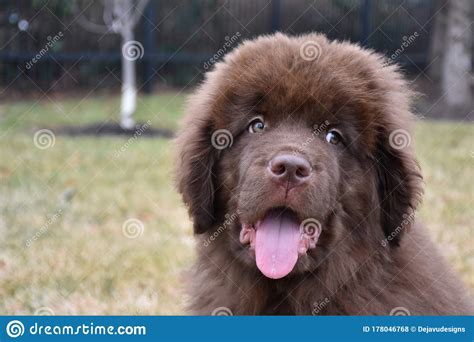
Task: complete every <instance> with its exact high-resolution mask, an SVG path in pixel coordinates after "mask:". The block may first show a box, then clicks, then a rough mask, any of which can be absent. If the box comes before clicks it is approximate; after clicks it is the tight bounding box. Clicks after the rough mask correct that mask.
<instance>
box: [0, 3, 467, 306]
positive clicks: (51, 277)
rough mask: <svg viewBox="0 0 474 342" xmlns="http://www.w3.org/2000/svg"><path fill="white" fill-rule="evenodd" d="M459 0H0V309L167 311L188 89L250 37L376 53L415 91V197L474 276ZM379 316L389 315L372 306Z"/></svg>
mask: <svg viewBox="0 0 474 342" xmlns="http://www.w3.org/2000/svg"><path fill="white" fill-rule="evenodd" d="M473 13H474V4H473V3H472V1H470V0H450V1H447V0H441V1H440V0H433V1H430V0H404V1H401V0H396V1H373V0H337V1H329V0H327V1H325V0H316V1H305V0H292V1H290V0H255V1H244V0H236V1H221V0H200V1H196V0H188V1H171V0H157V1H153V0H148V1H147V0H115V1H113V0H104V1H85V0H71V1H65V0H64V1H60V0H49V1H47V0H30V1H27V0H17V1H13V0H0V298H2V300H0V313H2V314H38V315H41V314H43V315H51V314H57V315H59V314H183V313H184V311H183V303H184V302H185V300H186V297H185V295H184V286H183V281H182V278H181V274H182V273H183V271H184V270H186V268H187V267H189V266H190V265H191V263H192V261H193V240H192V232H191V224H190V221H189V219H188V216H187V212H186V210H185V208H184V207H183V205H182V203H181V201H180V198H179V196H178V195H177V193H176V191H175V190H174V187H173V153H174V146H173V141H172V140H171V138H172V137H173V135H174V132H175V131H176V129H177V127H178V123H179V120H180V118H181V117H182V116H183V105H184V102H185V98H186V95H187V94H189V93H190V92H191V91H192V90H193V88H194V87H195V86H196V85H197V84H199V82H200V81H202V79H203V75H204V74H205V72H206V71H208V70H211V69H212V68H213V65H214V64H215V63H216V61H219V60H220V59H222V57H223V56H224V55H225V54H226V53H227V52H229V51H231V50H232V49H234V48H235V47H237V46H238V45H239V44H240V43H241V42H243V41H244V40H246V39H250V38H253V37H256V36H258V35H262V34H271V33H273V32H277V31H280V32H285V33H288V34H293V35H297V34H301V33H306V32H311V31H318V32H322V33H324V34H326V35H327V36H328V37H329V38H331V39H339V40H348V41H351V42H354V43H358V44H360V45H362V46H364V47H366V48H370V49H373V50H375V51H377V52H379V53H382V54H385V55H386V57H387V62H388V63H397V64H399V65H400V66H401V68H402V71H403V72H404V73H405V75H406V77H407V78H408V79H409V81H410V83H411V85H412V87H413V89H415V90H417V91H418V92H420V96H419V97H418V98H417V101H416V103H415V109H414V110H415V113H416V115H417V117H418V120H417V123H416V126H415V136H413V137H412V138H413V139H411V141H410V143H411V144H413V145H414V147H415V150H416V153H417V156H418V158H419V161H420V164H421V167H422V169H423V174H424V178H425V184H426V187H425V198H424V204H423V206H422V208H421V209H420V210H419V212H418V218H419V220H421V221H423V222H424V223H425V225H426V226H427V227H428V229H429V230H430V232H431V235H432V237H433V239H434V240H435V241H436V242H437V243H438V245H439V246H440V247H441V251H442V252H443V254H444V255H445V256H446V258H447V259H448V261H449V263H450V264H452V265H453V267H454V268H455V269H456V271H457V272H459V273H460V274H461V276H462V278H463V280H464V281H465V282H466V284H467V285H468V287H469V288H470V289H471V290H472V289H474V249H473V246H474V236H473V232H474V214H473V210H472V204H473V194H474V186H473V184H472V181H471V180H472V167H473V163H474V147H473V145H474V134H473V133H474V130H473V128H474V125H473V123H472V118H473V112H474V102H473V92H474V76H473V71H472V66H473V61H474V53H473V50H474V44H473V18H474V16H473ZM387 314H388V313H387Z"/></svg>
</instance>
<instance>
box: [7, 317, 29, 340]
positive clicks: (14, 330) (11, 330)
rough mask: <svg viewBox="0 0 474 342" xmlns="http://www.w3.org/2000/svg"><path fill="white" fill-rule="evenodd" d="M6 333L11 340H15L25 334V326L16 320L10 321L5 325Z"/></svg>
mask: <svg viewBox="0 0 474 342" xmlns="http://www.w3.org/2000/svg"><path fill="white" fill-rule="evenodd" d="M6 331H7V335H8V336H10V337H11V338H17V337H19V336H22V335H23V334H24V333H25V326H24V325H23V323H21V322H20V321H18V320H14V321H10V322H9V323H8V324H7V328H6Z"/></svg>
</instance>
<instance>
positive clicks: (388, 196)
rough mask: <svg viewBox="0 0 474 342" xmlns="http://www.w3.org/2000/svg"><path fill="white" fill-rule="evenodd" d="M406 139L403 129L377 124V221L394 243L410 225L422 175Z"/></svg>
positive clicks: (407, 135)
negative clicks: (378, 204)
mask: <svg viewBox="0 0 474 342" xmlns="http://www.w3.org/2000/svg"><path fill="white" fill-rule="evenodd" d="M410 142H411V136H410V134H409V132H408V131H406V130H404V129H393V130H389V129H388V128H387V126H386V127H382V128H380V132H379V138H378V142H377V150H376V151H377V152H376V155H375V159H376V160H375V164H376V169H377V176H378V194H379V201H380V208H381V225H382V227H383V230H384V233H385V237H386V239H387V240H386V241H387V243H389V244H392V245H395V246H398V245H399V242H400V238H401V235H402V233H403V232H404V231H406V230H407V229H408V227H409V226H410V225H411V223H412V221H413V219H414V211H415V209H416V207H417V206H418V204H419V202H420V200H421V195H422V176H421V173H420V169H419V166H418V163H417V162H416V160H415V158H414V155H413V153H412V151H411V148H410V146H409V145H410Z"/></svg>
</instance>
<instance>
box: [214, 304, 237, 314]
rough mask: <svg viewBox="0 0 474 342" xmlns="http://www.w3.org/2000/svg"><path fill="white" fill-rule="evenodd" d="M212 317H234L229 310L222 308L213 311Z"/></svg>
mask: <svg viewBox="0 0 474 342" xmlns="http://www.w3.org/2000/svg"><path fill="white" fill-rule="evenodd" d="M212 316H233V314H232V311H231V310H230V309H229V308H226V307H225V306H221V307H218V308H216V309H214V310H213V311H212Z"/></svg>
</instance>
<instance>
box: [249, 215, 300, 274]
mask: <svg viewBox="0 0 474 342" xmlns="http://www.w3.org/2000/svg"><path fill="white" fill-rule="evenodd" d="M256 228H257V229H256V241H255V257H256V259H257V267H258V269H259V270H260V271H261V272H262V273H263V274H264V275H265V276H267V277H268V278H272V279H279V278H283V277H284V276H286V275H287V274H288V273H290V272H291V270H292V269H293V267H295V264H296V261H298V245H299V240H300V228H299V224H298V221H297V220H296V217H294V215H293V214H291V213H290V212H287V211H283V212H282V211H281V210H272V211H270V212H269V213H268V214H267V215H266V216H265V218H264V219H263V220H262V221H261V222H260V224H259V225H258V226H257V227H256Z"/></svg>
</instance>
